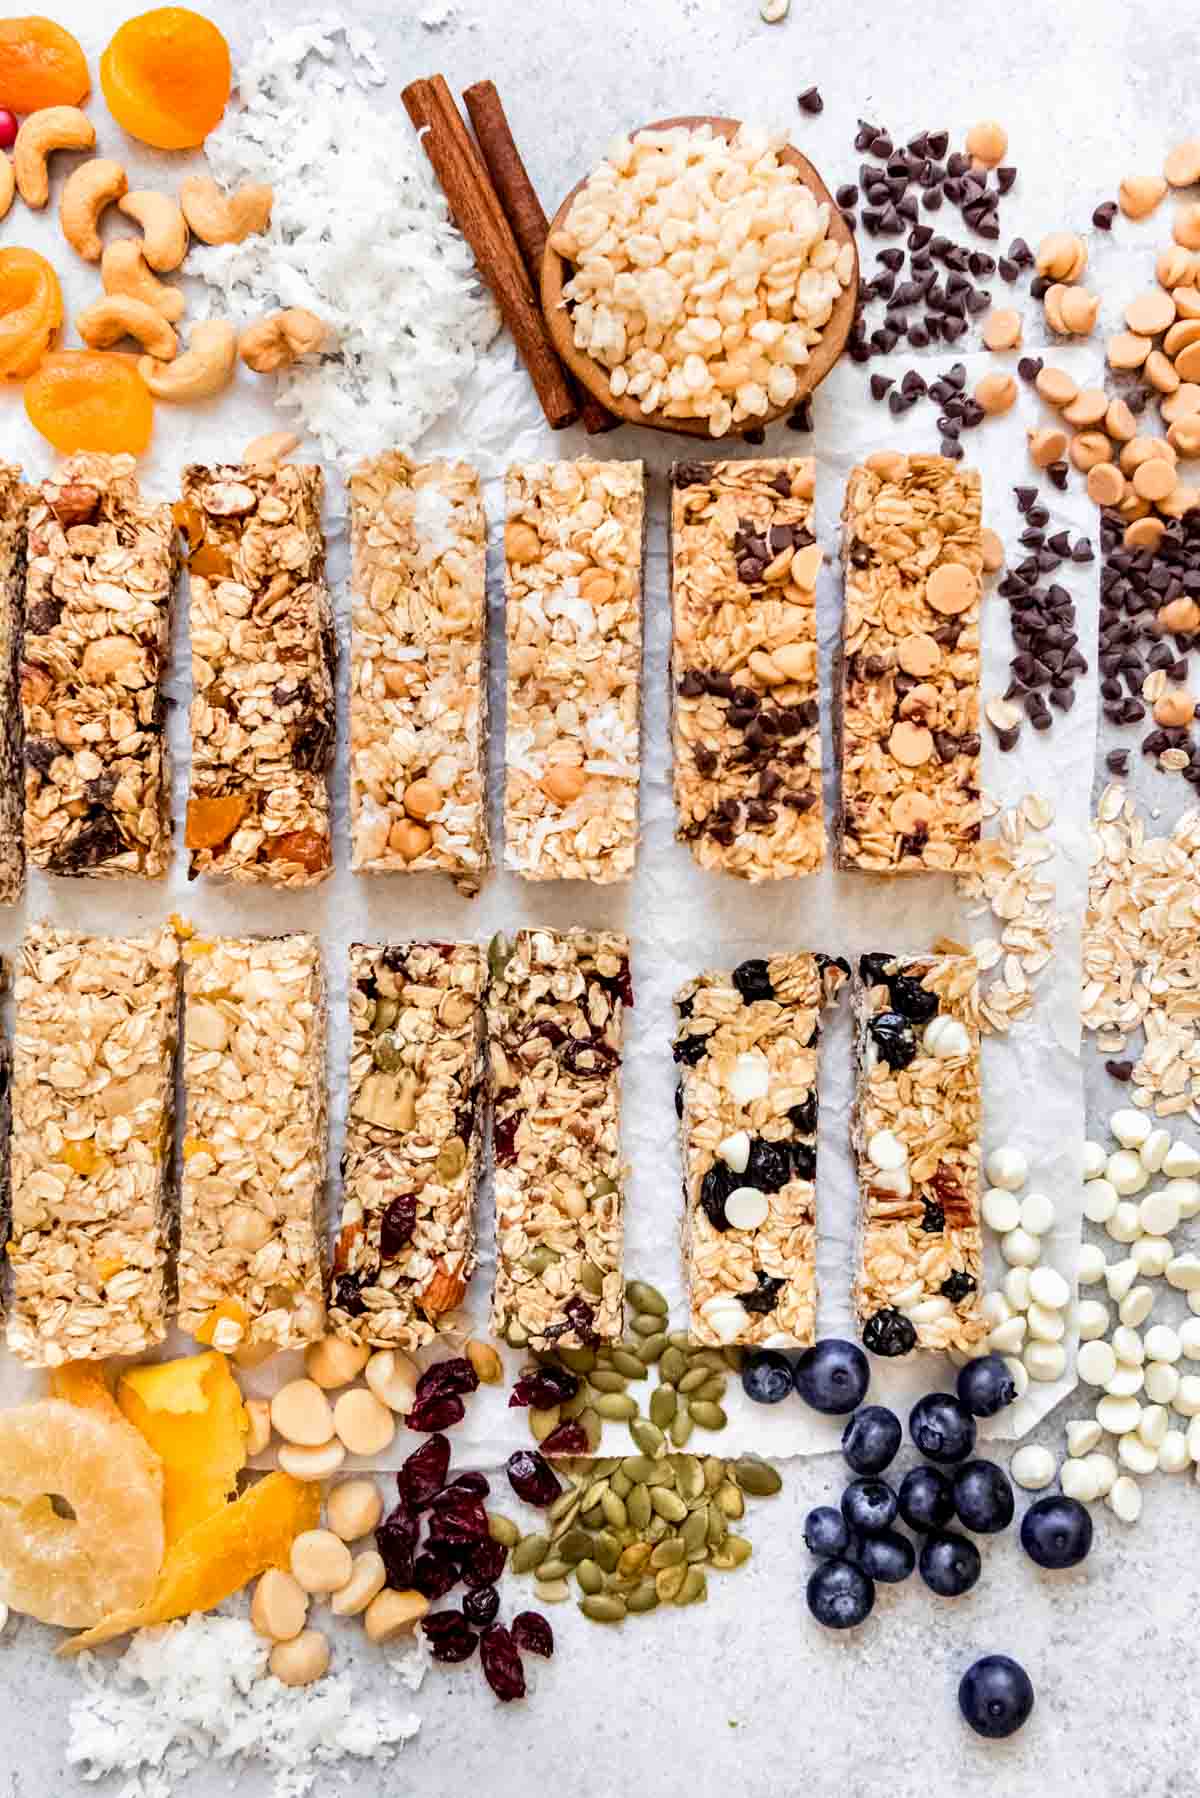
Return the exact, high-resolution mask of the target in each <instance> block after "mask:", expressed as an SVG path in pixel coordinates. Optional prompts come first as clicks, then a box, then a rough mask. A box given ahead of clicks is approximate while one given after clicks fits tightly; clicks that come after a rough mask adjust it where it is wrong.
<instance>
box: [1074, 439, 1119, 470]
mask: <svg viewBox="0 0 1200 1798" xmlns="http://www.w3.org/2000/svg"><path fill="white" fill-rule="evenodd" d="M1112 453H1113V450H1112V444H1111V443H1110V442H1109V441H1108V438H1107V437H1106V436H1105V435H1104V432H1103V431H1080V432H1079V434H1078V436H1076V437H1074V438H1073V439H1072V441H1071V460H1072V462H1073V463H1074V464H1075V466H1076V468H1078V469H1080V470H1081V471H1082V472H1083V473H1084V474H1086V473H1087V472H1088V470H1089V469H1092V468H1095V467H1096V465H1097V464H1098V463H1100V462H1111V461H1112Z"/></svg>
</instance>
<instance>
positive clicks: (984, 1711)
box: [958, 1654, 1033, 1737]
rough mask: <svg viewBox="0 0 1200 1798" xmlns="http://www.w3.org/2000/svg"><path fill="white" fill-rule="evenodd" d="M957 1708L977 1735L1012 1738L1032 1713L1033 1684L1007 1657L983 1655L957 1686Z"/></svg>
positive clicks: (1015, 1663)
mask: <svg viewBox="0 0 1200 1798" xmlns="http://www.w3.org/2000/svg"><path fill="white" fill-rule="evenodd" d="M958 1708H959V1710H960V1711H961V1712H962V1714H963V1716H964V1717H965V1718H966V1720H967V1722H968V1723H969V1724H970V1725H971V1728H972V1729H973V1730H974V1731H975V1733H976V1735H980V1736H993V1737H995V1736H1011V1735H1014V1734H1015V1733H1016V1731H1017V1730H1018V1729H1020V1727H1021V1725H1022V1723H1024V1722H1025V1721H1026V1719H1027V1718H1028V1716H1029V1713H1030V1711H1031V1710H1032V1709H1033V1681H1032V1680H1031V1679H1030V1677H1029V1675H1028V1673H1026V1671H1025V1669H1024V1667H1022V1666H1020V1665H1018V1663H1017V1662H1016V1661H1013V1660H1010V1659H1009V1657H1008V1656H1007V1655H1006V1654H985V1655H984V1656H983V1658H982V1660H978V1661H976V1662H975V1664H974V1666H972V1667H968V1668H967V1670H966V1672H965V1673H964V1674H963V1676H962V1678H961V1680H960V1681H959V1682H958Z"/></svg>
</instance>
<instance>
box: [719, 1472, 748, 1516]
mask: <svg viewBox="0 0 1200 1798" xmlns="http://www.w3.org/2000/svg"><path fill="white" fill-rule="evenodd" d="M717 1504H718V1505H719V1506H720V1508H721V1510H722V1512H723V1513H724V1514H725V1516H726V1517H733V1518H738V1517H744V1516H745V1514H746V1501H745V1499H744V1498H743V1497H742V1494H741V1489H740V1487H737V1486H735V1485H734V1483H733V1481H732V1480H726V1481H725V1484H724V1485H723V1486H718V1487H717Z"/></svg>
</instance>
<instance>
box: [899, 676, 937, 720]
mask: <svg viewBox="0 0 1200 1798" xmlns="http://www.w3.org/2000/svg"><path fill="white" fill-rule="evenodd" d="M937 703H938V690H937V688H936V687H931V686H927V685H925V684H922V685H921V686H918V687H911V688H910V689H909V691H908V692H907V693H906V694H905V695H904V698H903V699H902V700H901V701H900V716H901V717H902V718H915V719H916V720H917V721H918V723H920V724H928V723H929V721H930V719H931V717H932V715H933V713H935V712H936V711H937Z"/></svg>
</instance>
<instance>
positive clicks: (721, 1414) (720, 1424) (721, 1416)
mask: <svg viewBox="0 0 1200 1798" xmlns="http://www.w3.org/2000/svg"><path fill="white" fill-rule="evenodd" d="M688 1409H689V1410H690V1412H691V1414H692V1417H693V1419H694V1420H695V1422H696V1423H698V1424H699V1425H700V1428H701V1429H702V1430H723V1429H724V1428H725V1425H726V1424H727V1423H728V1422H729V1419H728V1417H726V1415H725V1411H724V1408H723V1407H722V1406H721V1405H714V1404H713V1402H712V1400H711V1399H710V1398H698V1399H693V1400H690V1401H689V1404H688ZM775 1490H776V1491H778V1490H779V1488H778V1487H776V1488H775Z"/></svg>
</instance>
